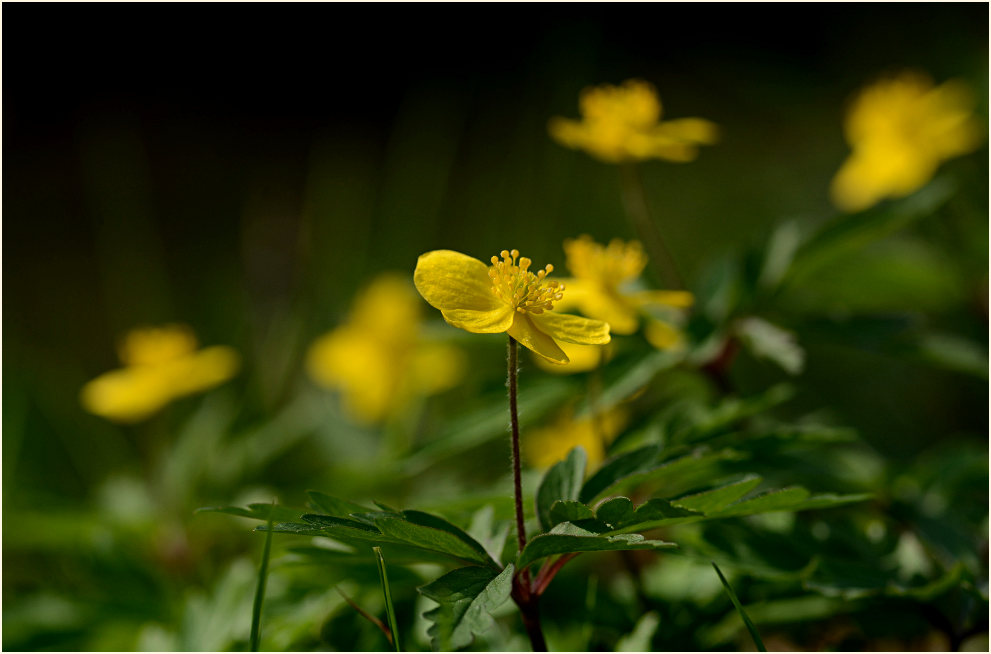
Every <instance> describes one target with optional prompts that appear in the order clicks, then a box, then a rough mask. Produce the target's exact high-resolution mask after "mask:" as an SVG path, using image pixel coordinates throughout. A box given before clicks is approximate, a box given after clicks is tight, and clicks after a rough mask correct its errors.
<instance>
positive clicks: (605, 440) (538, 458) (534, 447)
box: [523, 409, 627, 470]
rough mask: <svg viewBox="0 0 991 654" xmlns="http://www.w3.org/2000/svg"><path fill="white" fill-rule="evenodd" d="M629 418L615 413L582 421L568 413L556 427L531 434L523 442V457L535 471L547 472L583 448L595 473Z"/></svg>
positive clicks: (550, 426)
mask: <svg viewBox="0 0 991 654" xmlns="http://www.w3.org/2000/svg"><path fill="white" fill-rule="evenodd" d="M626 422H627V415H626V412H625V411H622V410H621V409H612V410H610V411H606V412H603V413H601V414H599V415H598V416H595V417H593V416H591V415H589V416H586V417H585V418H581V419H579V420H575V419H574V418H573V417H572V414H571V412H570V411H565V412H564V413H562V414H560V415H559V416H558V417H557V420H555V421H554V423H553V424H551V425H548V426H546V427H541V428H538V429H533V430H530V431H529V432H528V433H527V434H526V435H525V437H524V438H523V448H524V456H525V458H526V460H527V463H529V465H530V466H531V467H534V468H548V467H550V466H552V465H554V464H555V463H557V462H558V461H563V460H564V459H565V457H567V455H568V452H570V451H571V448H573V447H575V446H577V445H581V446H582V447H583V448H584V449H585V454H586V455H587V456H588V469H589V470H593V469H594V468H595V467H596V466H597V465H599V463H601V462H602V460H603V459H604V458H605V455H606V447H608V446H609V444H610V443H611V442H612V441H613V440H614V439H615V438H616V436H617V435H618V434H619V432H620V431H621V430H622V429H623V427H625V426H626Z"/></svg>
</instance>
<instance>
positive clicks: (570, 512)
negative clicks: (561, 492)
mask: <svg viewBox="0 0 991 654" xmlns="http://www.w3.org/2000/svg"><path fill="white" fill-rule="evenodd" d="M588 519H593V520H594V519H595V513H593V512H592V509H590V508H588V507H587V506H585V505H584V504H582V503H581V502H579V501H577V500H558V501H557V502H554V504H553V505H552V506H551V526H554V525H557V524H560V523H562V522H572V523H573V522H576V521H578V520H588Z"/></svg>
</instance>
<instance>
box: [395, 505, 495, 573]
mask: <svg viewBox="0 0 991 654" xmlns="http://www.w3.org/2000/svg"><path fill="white" fill-rule="evenodd" d="M402 516H403V518H405V519H406V520H407V521H409V522H411V523H413V524H415V525H420V526H421V527H429V528H431V529H438V530H440V531H445V532H447V533H449V534H451V535H453V536H454V537H456V538H458V539H459V540H461V541H462V542H463V543H464V544H466V545H467V546H468V547H470V548H472V549H473V550H475V552H476V553H477V554H478V555H479V556H480V557H482V559H483V560H485V561H488V563H489V564H491V565H495V566H496V567H499V566H498V565H496V563H495V561H493V560H492V559H491V558H490V557H489V554H488V552H487V551H486V549H485V546H484V545H482V544H481V543H479V542H478V541H477V540H475V539H474V538H472V537H471V536H470V535H468V533H467V532H466V531H464V530H463V529H461V528H460V527H457V526H456V525H453V524H451V523H450V522H448V521H447V520H445V519H444V518H441V517H440V516H436V515H433V514H431V513H425V512H423V511H415V510H410V511H403V513H402Z"/></svg>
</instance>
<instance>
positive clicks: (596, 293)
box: [564, 284, 640, 334]
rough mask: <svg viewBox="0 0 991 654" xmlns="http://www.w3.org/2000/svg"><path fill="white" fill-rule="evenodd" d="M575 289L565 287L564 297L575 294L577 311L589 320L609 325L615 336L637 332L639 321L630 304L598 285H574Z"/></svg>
mask: <svg viewBox="0 0 991 654" xmlns="http://www.w3.org/2000/svg"><path fill="white" fill-rule="evenodd" d="M574 286H575V287H577V288H573V287H572V286H566V290H565V293H564V297H565V298H567V297H568V295H569V294H571V292H572V291H576V292H575V296H577V297H576V298H575V301H576V302H577V304H578V308H579V310H580V311H581V312H582V313H584V314H585V315H586V316H588V317H590V318H594V319H596V320H603V321H605V322H607V323H609V328H610V330H611V331H612V332H614V333H616V334H632V333H633V332H635V331H637V327H638V326H639V325H640V319H639V316H638V315H637V312H636V309H634V307H633V306H632V305H631V303H630V302H628V301H626V300H624V299H623V298H622V297H619V296H618V295H616V294H614V293H610V292H608V291H606V290H605V289H603V288H602V287H601V286H600V285H598V284H575V285H574Z"/></svg>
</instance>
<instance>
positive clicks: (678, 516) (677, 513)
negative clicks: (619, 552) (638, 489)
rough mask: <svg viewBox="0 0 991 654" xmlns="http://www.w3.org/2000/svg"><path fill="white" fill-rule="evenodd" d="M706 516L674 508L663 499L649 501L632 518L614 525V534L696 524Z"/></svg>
mask: <svg viewBox="0 0 991 654" xmlns="http://www.w3.org/2000/svg"><path fill="white" fill-rule="evenodd" d="M704 517H705V516H704V515H702V514H701V513H698V512H696V511H690V510H688V509H683V508H680V507H677V506H672V505H671V503H670V502H668V501H667V500H662V499H658V498H655V499H651V500H647V501H646V502H644V503H643V504H641V505H640V506H639V507H637V510H636V511H635V512H634V513H633V515H632V516H630V517H629V518H627V519H626V520H624V521H622V522H620V523H619V524H618V525H614V527H615V528H614V529H613V531H614V532H619V533H624V532H631V531H646V530H647V529H654V528H656V527H665V526H668V525H676V524H681V523H684V522H695V521H697V520H701V519H703V518H704Z"/></svg>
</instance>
